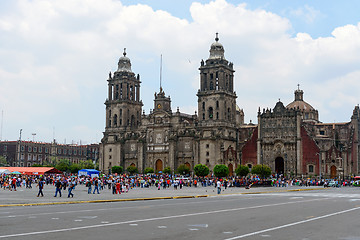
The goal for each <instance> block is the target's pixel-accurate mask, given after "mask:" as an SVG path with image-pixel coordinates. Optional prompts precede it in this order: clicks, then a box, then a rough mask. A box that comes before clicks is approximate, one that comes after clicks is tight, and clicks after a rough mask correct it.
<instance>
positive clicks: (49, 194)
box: [0, 185, 324, 207]
mask: <svg viewBox="0 0 360 240" xmlns="http://www.w3.org/2000/svg"><path fill="white" fill-rule="evenodd" d="M319 189H324V188H323V187H316V186H314V187H299V186H290V187H256V188H251V189H245V188H243V187H241V188H237V187H235V188H227V189H226V190H225V189H224V188H223V189H222V192H221V195H231V194H258V193H271V192H284V191H306V190H319ZM43 192H44V197H37V193H38V189H37V188H36V187H33V188H32V189H26V188H18V189H17V191H9V190H3V189H1V190H0V207H5V206H16V205H47V204H49V205H50V204H66V203H69V204H70V203H80V202H111V201H140V200H154V199H171V198H190V197H194V198H195V197H211V196H217V194H216V188H214V187H197V188H195V187H183V188H182V189H179V188H178V189H177V190H175V189H174V188H173V187H170V188H166V189H163V188H161V190H157V188H156V187H154V186H153V187H150V188H134V189H130V190H129V192H128V193H122V194H112V191H111V190H110V189H108V188H105V189H104V190H102V191H100V194H88V193H87V188H86V187H85V186H84V185H78V186H77V187H76V189H75V190H73V193H74V197H73V198H68V197H67V195H68V191H67V189H66V190H65V191H64V190H62V197H59V195H58V197H56V198H55V197H54V194H55V187H54V186H53V185H45V188H44V190H43Z"/></svg>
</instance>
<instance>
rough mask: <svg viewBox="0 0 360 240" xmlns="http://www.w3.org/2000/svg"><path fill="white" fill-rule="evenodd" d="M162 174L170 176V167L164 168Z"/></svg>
mask: <svg viewBox="0 0 360 240" xmlns="http://www.w3.org/2000/svg"><path fill="white" fill-rule="evenodd" d="M163 173H165V174H171V168H170V167H166V168H164V170H163Z"/></svg>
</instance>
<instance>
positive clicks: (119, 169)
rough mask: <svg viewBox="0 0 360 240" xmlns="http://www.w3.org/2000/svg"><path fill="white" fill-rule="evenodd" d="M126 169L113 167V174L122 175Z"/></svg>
mask: <svg viewBox="0 0 360 240" xmlns="http://www.w3.org/2000/svg"><path fill="white" fill-rule="evenodd" d="M123 170H124V168H123V167H122V166H113V167H112V168H111V172H112V173H117V174H121V173H122V172H123Z"/></svg>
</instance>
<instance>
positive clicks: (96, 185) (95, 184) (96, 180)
mask: <svg viewBox="0 0 360 240" xmlns="http://www.w3.org/2000/svg"><path fill="white" fill-rule="evenodd" d="M95 191H97V194H100V192H99V181H98V179H95V180H94V191H93V194H95Z"/></svg>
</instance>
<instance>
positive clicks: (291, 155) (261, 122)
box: [100, 36, 360, 177]
mask: <svg viewBox="0 0 360 240" xmlns="http://www.w3.org/2000/svg"><path fill="white" fill-rule="evenodd" d="M224 52H225V50H224V47H223V46H222V44H221V43H219V38H218V36H216V38H215V42H214V43H213V44H212V45H211V47H210V56H209V58H208V59H207V60H206V61H204V60H202V61H201V62H200V68H199V70H200V89H199V90H198V92H197V97H198V111H197V112H195V114H194V115H189V114H185V113H181V112H180V111H179V109H177V111H176V112H173V111H172V109H171V99H170V96H166V95H165V92H164V90H163V89H162V87H160V90H159V92H157V93H155V94H154V108H153V110H152V111H150V113H149V114H145V112H142V106H143V104H142V101H141V100H140V83H141V82H140V76H139V75H137V76H136V77H135V73H133V72H132V71H131V62H130V59H129V58H127V57H126V53H125V51H124V56H123V57H121V58H120V60H119V63H118V70H117V71H116V72H114V74H111V73H110V74H109V79H108V87H109V92H108V98H107V99H106V102H105V105H106V128H105V132H104V136H103V139H102V141H101V144H100V170H102V171H104V172H109V171H110V169H111V168H112V167H113V166H123V167H124V168H125V169H126V168H127V167H129V166H136V167H137V168H138V170H139V172H143V171H144V169H145V168H146V167H151V168H153V169H155V170H156V171H162V170H163V169H164V168H165V167H170V169H171V170H173V171H175V170H176V169H177V168H178V166H179V165H182V164H185V165H187V166H189V167H190V169H191V170H192V169H193V167H194V166H195V165H196V164H199V163H201V164H205V165H207V166H208V167H209V168H210V170H212V169H213V167H214V166H215V165H217V164H225V165H226V166H228V167H229V169H230V173H231V174H232V173H233V171H234V170H235V168H236V167H237V166H239V165H240V164H243V165H244V164H246V165H248V166H249V167H250V168H251V167H252V166H254V165H256V164H266V165H268V166H270V168H271V169H272V171H273V172H274V173H277V174H286V175H294V176H301V175H302V176H310V175H312V176H315V175H322V176H324V177H335V176H337V177H339V176H340V173H341V175H342V176H349V175H355V174H358V173H359V167H358V166H359V162H360V157H359V141H358V139H359V124H360V111H359V107H358V106H356V107H355V109H354V112H353V116H352V118H351V121H350V122H348V123H333V124H325V123H321V122H320V121H319V114H318V111H317V110H316V109H314V108H313V107H312V106H311V105H310V104H308V103H306V102H305V101H304V98H303V94H304V92H303V91H302V90H300V88H299V87H298V89H297V90H295V99H294V101H293V102H291V103H289V104H288V105H287V106H286V107H285V106H284V104H283V103H282V102H281V101H280V100H279V102H278V103H276V105H275V107H274V109H273V110H272V109H269V108H268V109H263V110H262V111H261V110H260V108H259V110H258V125H255V124H253V123H251V122H250V123H249V124H245V123H244V112H243V111H242V110H241V109H240V108H239V107H238V106H237V105H236V98H237V96H236V93H235V91H234V73H235V71H234V69H233V63H231V62H229V61H228V60H226V58H225V54H224Z"/></svg>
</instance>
